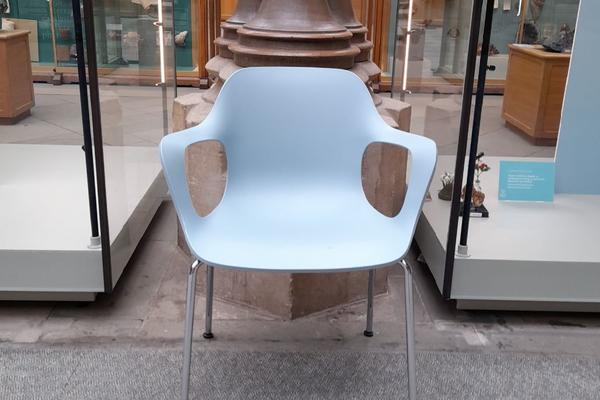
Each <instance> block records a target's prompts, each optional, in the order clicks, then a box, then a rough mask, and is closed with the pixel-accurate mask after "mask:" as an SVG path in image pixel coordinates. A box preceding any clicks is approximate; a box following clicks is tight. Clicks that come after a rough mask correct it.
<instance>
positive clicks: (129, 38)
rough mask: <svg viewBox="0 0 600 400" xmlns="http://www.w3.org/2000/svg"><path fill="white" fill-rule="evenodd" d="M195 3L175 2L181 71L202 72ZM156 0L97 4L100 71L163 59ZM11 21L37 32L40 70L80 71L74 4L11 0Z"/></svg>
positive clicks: (33, 54) (34, 58)
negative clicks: (196, 49) (194, 20)
mask: <svg viewBox="0 0 600 400" xmlns="http://www.w3.org/2000/svg"><path fill="white" fill-rule="evenodd" d="M192 1H193V0H175V1H174V2H173V3H172V4H173V23H174V32H175V38H173V37H172V36H171V32H170V31H169V32H168V33H169V34H168V35H167V36H166V37H165V38H164V40H166V41H174V42H175V46H176V59H177V69H178V70H181V71H190V70H194V69H195V68H197V65H196V64H195V61H194V59H193V57H192V53H193V48H194V46H196V45H197V44H196V43H195V41H194V38H193V35H191V34H189V33H190V32H191V27H192V17H193V15H192ZM156 3H157V2H156V0H98V1H96V2H94V10H95V25H96V27H97V30H98V35H97V37H96V47H97V49H98V64H99V67H100V68H107V67H108V68H125V67H127V68H131V69H137V70H143V69H144V68H147V67H151V66H153V65H156V59H157V57H158V53H157V50H156V49H157V46H156V41H157V37H156V29H155V27H154V26H153V23H154V22H156V19H157V10H156ZM9 19H11V20H13V21H15V22H16V24H17V25H18V26H19V27H20V28H23V29H28V30H30V31H32V37H31V42H33V45H31V43H30V48H31V59H32V62H34V63H35V64H36V65H38V66H40V67H44V66H46V67H58V66H61V67H66V66H73V67H74V66H75V64H76V50H75V37H74V33H73V13H72V9H71V1H70V0H49V1H34V0H11V9H10V14H9Z"/></svg>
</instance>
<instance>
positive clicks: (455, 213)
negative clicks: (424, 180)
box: [443, 0, 483, 299]
mask: <svg viewBox="0 0 600 400" xmlns="http://www.w3.org/2000/svg"><path fill="white" fill-rule="evenodd" d="M482 3H483V0H475V1H474V3H473V10H472V14H471V31H470V34H469V51H468V53H467V67H466V71H465V83H464V87H463V98H462V108H461V115H460V129H459V136H458V145H457V152H456V164H455V166H454V187H453V188H452V204H451V207H450V223H449V226H448V242H447V244H446V268H445V271H444V285H443V295H444V298H446V299H449V298H450V294H451V291H452V275H453V273H454V250H455V248H456V236H457V233H458V232H457V230H458V217H459V214H460V194H461V190H462V182H463V172H464V168H465V165H464V164H465V157H466V153H467V140H468V136H469V124H470V119H471V102H472V97H473V81H474V74H475V62H476V61H477V44H478V42H479V27H480V25H481V10H482Z"/></svg>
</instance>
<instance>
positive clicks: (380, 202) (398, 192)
mask: <svg viewBox="0 0 600 400" xmlns="http://www.w3.org/2000/svg"><path fill="white" fill-rule="evenodd" d="M399 134H400V133H399ZM408 159H409V152H408V150H406V149H405V148H404V147H401V146H396V145H393V144H389V143H381V142H373V143H371V144H369V145H368V146H367V148H366V149H365V151H364V153H363V157H362V168H361V172H362V187H363V192H364V193H365V196H366V198H367V200H368V201H369V203H370V204H371V206H373V208H375V209H376V210H377V211H379V212H380V213H381V214H383V215H385V216H388V217H395V216H396V215H398V213H400V210H401V209H402V205H403V204H404V196H405V195H406V189H407V179H408V178H407V167H408Z"/></svg>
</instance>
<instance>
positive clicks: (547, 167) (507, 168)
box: [498, 161, 554, 201]
mask: <svg viewBox="0 0 600 400" xmlns="http://www.w3.org/2000/svg"><path fill="white" fill-rule="evenodd" d="M498 198H499V199H500V200H514V201H553V200H554V163H553V162H530V161H500V188H499V190H498Z"/></svg>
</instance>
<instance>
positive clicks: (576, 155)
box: [556, 0, 600, 194]
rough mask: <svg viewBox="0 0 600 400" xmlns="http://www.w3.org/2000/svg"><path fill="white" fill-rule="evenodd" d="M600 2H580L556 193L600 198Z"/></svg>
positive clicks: (563, 115)
mask: <svg viewBox="0 0 600 400" xmlns="http://www.w3.org/2000/svg"><path fill="white" fill-rule="evenodd" d="M599 21H600V0H581V3H580V5H579V16H578V20H577V28H576V33H575V44H574V46H573V54H572V57H571V66H570V68H569V77H568V80H567V88H566V92H565V99H564V103H563V113H562V119H561V124H560V130H559V139H558V146H557V150H556V192H557V193H573V194H600V22H599Z"/></svg>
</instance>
